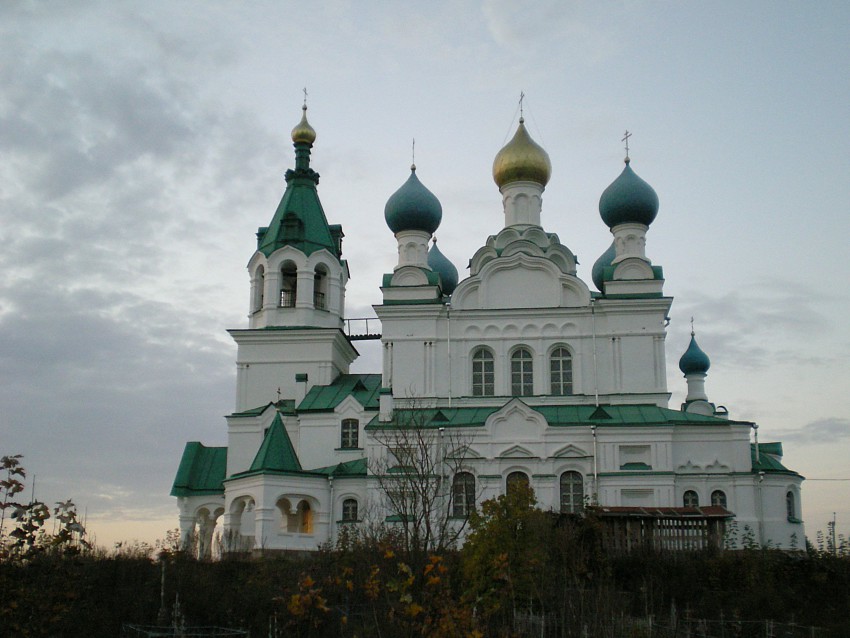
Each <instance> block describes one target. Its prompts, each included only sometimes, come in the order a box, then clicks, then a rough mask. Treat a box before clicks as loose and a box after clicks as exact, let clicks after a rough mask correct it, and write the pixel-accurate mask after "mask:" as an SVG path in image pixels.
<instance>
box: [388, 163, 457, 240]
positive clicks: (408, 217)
mask: <svg viewBox="0 0 850 638" xmlns="http://www.w3.org/2000/svg"><path fill="white" fill-rule="evenodd" d="M442 218H443V207H442V206H441V205H440V200H438V199H437V198H436V197H435V196H434V193H432V192H431V191H429V190H428V189H427V188H425V186H423V185H422V182H420V181H419V179H418V178H417V177H416V165H415V164H414V165H413V166H411V167H410V177H408V178H407V181H406V182H405V183H404V184H402V186H401V188H399V189H398V190H397V191H396V192H395V193H393V194H392V195H391V196H390V198H389V199H388V200H387V204H386V206H384V219H386V220H387V226H389V227H390V230H391V231H393V232H394V233H398V232H401V231H403V230H424V231H425V232H427V233H433V232H434V231H435V230H437V227H438V226H439V225H440V220H442Z"/></svg>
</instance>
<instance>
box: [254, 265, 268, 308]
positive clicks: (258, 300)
mask: <svg viewBox="0 0 850 638" xmlns="http://www.w3.org/2000/svg"><path fill="white" fill-rule="evenodd" d="M265 286H266V269H265V268H263V267H262V266H257V271H256V273H255V275H254V303H253V304H252V305H251V310H252V311H253V312H257V311H259V310H262V309H263V294H264V292H265Z"/></svg>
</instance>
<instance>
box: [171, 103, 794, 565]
mask: <svg viewBox="0 0 850 638" xmlns="http://www.w3.org/2000/svg"><path fill="white" fill-rule="evenodd" d="M303 111H304V114H303V117H302V119H301V121H300V123H299V124H298V125H297V126H296V127H295V128H294V129H293V131H292V140H293V142H294V147H295V167H294V169H291V170H288V171H287V172H286V191H285V193H284V194H283V197H282V199H281V201H280V204H279V206H278V208H277V210H276V212H275V214H274V217H273V218H272V220H271V222H270V224H269V225H268V226H264V227H261V228H260V229H259V230H258V232H257V250H256V252H255V253H254V255H253V256H252V257H251V259H250V261H249V262H248V272H249V275H250V282H251V283H250V286H251V292H250V311H249V315H248V326H247V327H243V328H238V329H233V330H230V331H229V332H230V334H231V336H232V337H233V339H234V340H235V341H236V344H237V346H238V354H237V361H236V367H237V377H236V384H237V387H236V406H235V409H234V411H233V413H232V414H230V415H228V416H227V417H226V420H227V434H228V444H227V447H207V446H205V445H203V444H202V443H200V442H190V443H187V444H186V447H185V450H184V452H183V457H182V460H181V461H180V465H179V469H178V471H177V476H176V478H175V480H174V485H173V488H172V491H171V494H172V495H173V496H175V497H177V502H178V507H179V517H180V530H181V534H182V535H183V537H184V538H185V539H188V538H189V537H190V536H191V535H192V534H193V533H197V534H198V537H199V543H200V547H201V549H200V552H201V554H205V553H208V552H209V549H210V545H211V541H212V532H213V529H214V528H215V527H216V525H219V529H221V530H223V538H225V539H227V541H226V542H225V543H224V546H225V548H226V549H227V548H231V549H239V550H240V551H244V550H246V549H254V550H257V549H264V550H300V551H304V550H314V549H316V548H317V547H318V546H319V545H321V544H324V543H327V542H333V541H334V540H335V539H336V538H337V537H338V534H339V532H340V530H341V529H342V528H343V527H344V526H358V525H366V524H370V525H371V524H374V523H375V522H376V521H377V522H380V523H385V524H388V525H392V524H398V521H399V520H400V517H399V512H394V511H392V509H393V508H392V507H391V506H390V505H388V504H387V498H386V494H385V493H382V492H385V491H386V483H385V482H384V481H382V480H381V477H382V476H384V475H386V473H388V472H393V471H398V472H404V471H407V470H406V469H405V467H404V466H405V465H406V464H405V463H404V462H403V457H404V455H405V454H409V453H410V451H409V450H403V449H399V447H401V444H399V445H393V444H392V435H393V433H395V432H401V431H403V430H404V429H405V428H407V429H410V428H416V429H417V430H419V431H423V432H426V433H428V436H431V437H432V438H430V439H428V440H431V441H434V442H435V446H434V454H435V455H438V456H440V458H439V459H438V462H439V463H441V464H440V467H442V468H444V472H443V473H444V474H446V473H448V474H447V475H446V476H444V477H442V478H443V480H444V484H445V488H446V489H445V495H444V504H443V506H444V511H445V514H446V515H447V516H448V517H449V518H453V519H455V520H456V521H462V520H463V519H464V518H465V517H466V516H467V515H468V513H469V511H470V510H471V509H472V508H474V507H476V506H477V504H480V503H481V502H482V501H483V500H485V499H489V498H493V497H496V496H499V495H501V494H503V493H505V492H506V490H509V489H511V486H512V485H514V484H517V483H527V484H529V485H530V486H531V487H532V488H533V490H534V494H535V496H536V498H537V500H538V503H539V506H540V507H541V508H543V509H546V510H552V511H554V512H560V513H564V514H581V513H582V512H584V511H587V510H588V509H590V510H592V511H595V512H597V513H598V514H599V515H600V516H602V517H608V518H609V519H610V520H611V521H618V523H617V524H618V525H621V529H627V528H628V529H631V530H632V531H631V532H630V533H632V534H634V530H636V529H643V530H644V533H645V530H646V529H649V527H652V526H653V525H656V527H657V526H658V525H660V527H664V526H665V525H667V526H668V527H669V526H671V525H672V527H676V526H678V528H682V526H685V527H688V526H691V528H693V526H697V527H698V526H699V525H703V524H706V522H711V521H722V522H723V525H724V528H725V529H726V533H727V542H728V535H729V531H730V530H733V529H736V530H737V534H738V538H733V539H732V542H733V544H734V543H735V542H736V541H737V543H738V544H739V545H740V544H741V543H743V542H745V541H746V540H747V538H748V539H749V542H755V543H757V544H760V545H769V546H775V547H783V548H795V547H803V544H804V539H805V536H804V528H803V523H802V515H801V499H800V487H801V483H802V481H803V477H802V476H800V475H799V474H798V473H796V472H794V471H792V470H789V469H787V468H786V467H784V466H783V465H782V463H781V459H782V446H781V444H780V443H776V442H772V443H759V442H758V436H757V434H758V429H757V425H756V424H754V423H752V422H748V421H739V420H735V419H733V418H731V416H730V414H728V413H727V410H726V409H725V408H723V407H718V406H716V405H715V404H714V403H712V402H710V401H709V398H708V396H707V394H706V390H705V380H706V374H707V372H708V369H709V358H708V356H707V355H706V354H705V353H704V352H703V351H702V350H701V349H700V348H699V346H698V345H697V342H696V339H695V338H694V336H693V332H692V336H691V341H690V344H689V345H687V346H686V345H685V344H681V346H682V350H683V351H684V354H683V355H682V356H681V358H680V360H679V368H680V369H681V371H682V373H683V375H684V380H683V384H684V383H686V384H687V397H686V400H685V402H684V403H683V404H682V405H681V406H674V407H670V406H669V405H668V403H669V400H670V396H671V395H670V392H669V391H668V388H667V374H666V368H667V362H666V357H665V339H666V326H667V324H668V323H669V314H668V313H669V312H670V307H671V304H672V298H671V297H668V296H665V295H664V274H663V272H662V269H661V267H660V266H658V265H655V264H653V262H652V261H651V259H650V256H649V255H651V250H650V248H651V242H650V244H649V245H647V238H648V237H649V235H650V233H649V230H650V226H651V224H652V223H653V222H654V221H655V217H656V214H657V212H658V207H659V202H658V197H657V195H656V193H655V191H654V190H653V189H652V187H651V186H650V185H649V184H647V183H646V182H645V181H643V180H642V179H641V178H640V177H638V176H637V174H636V173H635V172H634V171H633V170H632V167H631V163H630V160H629V158H628V157H626V160H625V167H624V168H623V169H622V172H621V173H620V175H619V176H618V177H616V179H614V181H613V182H612V183H611V185H610V186H609V187H608V188H607V189H605V191H604V192H603V193H602V194H601V198H600V201H599V213H600V215H601V218H602V222H604V224H605V225H606V226H607V227H608V229H610V232H611V235H612V243H611V247H610V248H609V249H608V250H607V251H606V252H605V253H604V254H603V255H602V256H601V257H599V259H598V260H597V261H596V263H595V264H594V266H593V270H592V282H589V283H591V284H592V288H591V286H589V285H588V282H585V281H583V280H582V279H580V278H579V277H578V276H577V275H576V258H575V256H574V254H573V252H572V251H571V250H570V249H569V248H568V247H567V246H565V245H563V244H562V243H561V241H560V240H559V238H558V236H557V235H555V234H553V233H549V232H547V231H546V230H545V216H544V215H543V211H542V195H543V191H544V190H545V187H546V184H547V182H548V180H549V177H550V173H551V165H550V161H549V156H548V155H547V153H546V151H545V150H544V149H542V148H541V147H540V146H539V145H537V144H536V143H535V142H534V141H533V140H532V139H531V137H530V136H529V134H528V132H527V130H526V128H525V125H524V123H523V119H522V118H520V120H519V126H518V128H517V130H516V134H515V135H514V137H513V138H512V139H511V141H510V142H509V143H508V144H507V145H506V146H505V147H504V148H502V150H501V151H500V152H499V153H498V154H497V156H496V158H495V160H494V163H493V178H494V180H495V182H496V185H497V186H498V188H499V191H500V193H501V195H502V204H503V207H504V228H502V230H501V231H499V233H498V234H496V235H493V236H490V237H486V238H482V239H483V243H482V245H481V246H480V247H479V248H477V249H475V250H470V252H471V255H470V257H471V259H470V261H469V273H468V275H467V276H466V277H465V278H464V279H462V280H460V281H459V278H458V271H457V269H456V268H455V267H454V266H453V265H452V264H451V263H450V262H449V261H448V260H447V259H446V257H445V256H443V255H442V253H441V252H440V251H439V250H438V248H437V245H436V242H435V241H432V235H433V233H434V232H435V231H436V229H437V227H438V226H439V224H440V221H441V217H442V208H441V205H440V202H439V200H438V199H437V197H436V196H435V195H434V194H432V193H431V192H430V191H429V190H428V189H427V188H425V186H424V185H423V184H422V183H421V182H420V181H419V179H418V178H417V176H416V169H415V166H413V167H411V174H410V177H409V178H408V180H407V181H406V182H405V183H404V184H403V185H402V186H401V187H400V188H399V189H398V191H396V192H395V193H394V194H392V195H391V196H390V197H389V199H388V201H387V204H386V207H385V211H384V217H385V220H386V223H387V225H388V226H389V228H390V230H391V231H392V233H394V235H395V238H396V240H397V242H398V263H397V265H396V266H395V267H394V268H393V272H392V273H388V274H386V275H384V277H383V281H382V282H375V283H376V285H377V284H379V283H380V291H381V293H382V295H383V298H382V300H381V302H380V303H378V304H376V305H375V306H374V308H375V312H376V314H377V317H378V320H379V321H378V320H375V321H374V322H372V323H371V324H370V326H371V327H372V328H373V330H372V331H371V332H372V334H354V333H353V332H352V331H350V330H347V325H348V324H347V322H346V321H345V319H346V317H345V293H346V284H347V282H348V277H349V272H348V263H347V262H346V260H345V259H343V258H342V238H343V232H342V227H341V226H339V225H335V224H329V223H328V221H327V218H326V216H325V213H324V210H323V209H322V205H321V203H320V201H319V196H318V191H317V186H318V182H319V175H318V174H317V173H316V172H315V171H314V170H313V169H312V168H311V166H310V152H311V148H312V146H313V143H314V141H315V139H316V133H315V131H314V130H313V128H312V127H311V126H310V124H309V123H308V122H307V117H306V106H304V107H303ZM613 170H614V167H612V172H613ZM372 214H373V216H374V217H375V219H376V220H377V215H378V214H379V213H378V212H377V211H374V212H373V213H372ZM600 228H601V226H600ZM387 236H388V237H389V234H388V235H387ZM377 325H380V328H379V329H378V328H375V326H377ZM365 338H374V339H378V338H379V339H380V341H381V345H382V353H383V367H382V370H381V371H380V372H379V373H378V372H376V373H375V374H352V373H350V372H349V367H350V365H351V363H352V362H353V361H354V360H355V359H356V358H357V356H358V352H357V349H356V344H357V343H358V339H365ZM398 440H399V441H403V440H404V439H403V438H400V439H398ZM436 443H439V445H438V444H436ZM444 459H451V461H452V462H451V463H443V460H444ZM447 468H450V471H449V469H447ZM408 470H409V468H408ZM623 525H625V527H624V526H623ZM629 525H631V527H629ZM647 526H649V527H647ZM744 530H746V533H744ZM656 533H657V532H656ZM746 535H749V536H747V537H746V538H744V536H746Z"/></svg>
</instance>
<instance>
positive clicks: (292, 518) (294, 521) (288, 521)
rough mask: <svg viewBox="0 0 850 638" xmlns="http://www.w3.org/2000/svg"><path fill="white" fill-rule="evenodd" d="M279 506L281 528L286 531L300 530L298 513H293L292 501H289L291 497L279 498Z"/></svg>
mask: <svg viewBox="0 0 850 638" xmlns="http://www.w3.org/2000/svg"><path fill="white" fill-rule="evenodd" d="M277 507H278V509H279V510H280V516H281V520H280V528H281V530H282V531H284V532H289V533H293V532H297V531H298V514H293V512H292V503H290V502H289V499H287V498H282V499H280V500H278V502H277Z"/></svg>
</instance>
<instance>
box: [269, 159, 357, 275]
mask: <svg viewBox="0 0 850 638" xmlns="http://www.w3.org/2000/svg"><path fill="white" fill-rule="evenodd" d="M298 152H300V153H302V155H303V154H304V153H306V155H304V157H302V158H299V157H298ZM298 152H297V153H296V169H295V170H289V171H287V172H286V183H287V184H286V191H285V192H284V193H283V197H282V198H281V200H280V204H279V205H278V207H277V210H276V211H275V214H274V217H273V218H272V221H271V223H270V224H269V225H268V227H265V228H260V230H259V231H258V232H257V250H259V251H260V252H262V253H263V254H264V255H265V256H266V257H268V256H269V255H271V254H272V253H273V252H274V251H276V250H277V249H279V248H282V247H283V246H293V247H294V248H297V249H298V250H300V251H301V252H303V253H304V254H305V255H310V254H312V253H314V252H315V251H317V250H321V249H323V248H324V249H327V250H328V251H329V252H330V253H331V254H332V255H334V256H335V257H336V258H337V259H339V257H340V252H341V251H340V245H339V243H340V240H341V238H342V228H341V227H340V226H339V225H334V228H333V229H331V227H330V226H329V225H328V220H327V217H325V211H324V209H323V208H322V203H321V202H320V201H319V193H318V191H317V189H316V186H317V184H318V183H319V175H318V173H316V172H315V171H314V170H313V169H311V168H309V159H308V158H309V151H307V150H306V149H300V150H299V151H298Z"/></svg>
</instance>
